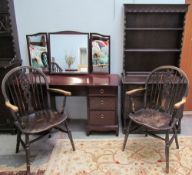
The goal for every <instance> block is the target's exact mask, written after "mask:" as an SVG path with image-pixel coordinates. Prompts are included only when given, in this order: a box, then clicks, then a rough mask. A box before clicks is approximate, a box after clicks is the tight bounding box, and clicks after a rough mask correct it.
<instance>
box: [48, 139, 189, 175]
mask: <svg viewBox="0 0 192 175" xmlns="http://www.w3.org/2000/svg"><path fill="white" fill-rule="evenodd" d="M74 141H75V146H76V151H75V152H73V151H72V149H71V145H70V142H69V141H68V140H64V139H59V140H57V143H56V145H55V147H54V150H53V152H52V154H51V158H50V160H49V163H48V166H47V170H46V172H45V175H163V174H166V173H165V156H164V142H163V141H161V140H158V139H155V138H151V137H130V138H129V140H128V143H127V145H126V149H125V151H124V152H122V151H121V148H122V144H123V139H108V140H101V139H99V140H90V139H89V140H77V139H76V140H74ZM179 144H180V149H176V145H175V143H173V144H172V146H171V148H170V173H169V175H192V166H191V165H192V164H191V163H192V137H179Z"/></svg>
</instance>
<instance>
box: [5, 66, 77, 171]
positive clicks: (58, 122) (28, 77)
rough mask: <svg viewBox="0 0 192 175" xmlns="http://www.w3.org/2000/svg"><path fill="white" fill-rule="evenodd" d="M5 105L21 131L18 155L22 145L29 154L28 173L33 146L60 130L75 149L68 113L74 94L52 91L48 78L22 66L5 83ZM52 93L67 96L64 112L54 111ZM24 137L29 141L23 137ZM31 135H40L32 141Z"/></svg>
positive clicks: (18, 138)
mask: <svg viewBox="0 0 192 175" xmlns="http://www.w3.org/2000/svg"><path fill="white" fill-rule="evenodd" d="M2 93H3V96H4V98H5V105H6V106H7V107H8V108H9V109H10V111H11V113H12V116H13V120H14V124H15V127H16V130H17V144H16V153H17V152H18V151H19V146H20V143H21V145H22V146H23V148H24V149H25V151H26V163H27V174H30V144H31V143H33V142H34V141H37V140H38V139H40V138H42V137H43V136H45V135H46V134H47V133H49V132H50V130H51V129H53V128H56V129H58V130H60V131H62V132H65V133H67V134H68V137H69V139H70V142H71V145H72V149H73V151H74V150H75V146H74V142H73V138H72V135H71V131H70V130H69V127H68V124H67V121H66V119H67V115H66V112H65V103H66V97H67V96H70V95H71V93H70V92H68V91H64V90H61V89H54V88H49V84H48V80H47V77H46V75H45V74H44V73H43V72H42V71H40V70H38V69H35V68H32V67H29V66H20V67H16V68H14V69H12V70H10V71H9V72H8V73H7V74H6V75H5V77H4V78H3V81H2ZM50 93H56V94H57V95H58V94H59V95H62V96H64V101H63V106H62V110H61V111H60V112H58V111H57V110H54V109H53V108H51V102H50ZM22 134H24V136H25V137H24V138H25V140H23V139H22V137H21V135H22ZM30 135H36V137H35V138H34V137H33V139H29V136H30Z"/></svg>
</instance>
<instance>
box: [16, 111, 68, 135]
mask: <svg viewBox="0 0 192 175" xmlns="http://www.w3.org/2000/svg"><path fill="white" fill-rule="evenodd" d="M65 119H66V117H63V116H62V115H61V114H59V113H58V112H56V111H52V110H41V111H37V112H35V113H32V114H29V115H27V116H23V117H22V123H23V128H22V130H23V132H24V133H30V134H35V133H40V132H43V131H46V130H48V129H51V128H53V127H54V126H57V125H59V124H61V123H62V122H63V121H64V120H65ZM16 125H17V124H16Z"/></svg>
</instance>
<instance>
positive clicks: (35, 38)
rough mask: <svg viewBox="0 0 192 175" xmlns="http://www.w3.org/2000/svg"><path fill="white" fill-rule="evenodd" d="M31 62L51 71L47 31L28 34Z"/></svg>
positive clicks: (35, 65)
mask: <svg viewBox="0 0 192 175" xmlns="http://www.w3.org/2000/svg"><path fill="white" fill-rule="evenodd" d="M26 38H27V46H28V54H29V64H30V65H31V66H32V67H35V68H39V69H42V71H44V72H48V71H49V67H48V42H47V33H37V34H32V35H27V36H26Z"/></svg>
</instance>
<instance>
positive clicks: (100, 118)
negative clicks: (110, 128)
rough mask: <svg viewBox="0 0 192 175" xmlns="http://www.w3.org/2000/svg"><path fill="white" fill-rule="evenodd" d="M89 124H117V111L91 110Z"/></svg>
mask: <svg viewBox="0 0 192 175" xmlns="http://www.w3.org/2000/svg"><path fill="white" fill-rule="evenodd" d="M89 124H92V125H115V124H116V123H115V111H90V118H89Z"/></svg>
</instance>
